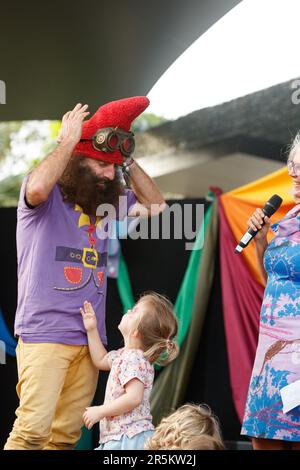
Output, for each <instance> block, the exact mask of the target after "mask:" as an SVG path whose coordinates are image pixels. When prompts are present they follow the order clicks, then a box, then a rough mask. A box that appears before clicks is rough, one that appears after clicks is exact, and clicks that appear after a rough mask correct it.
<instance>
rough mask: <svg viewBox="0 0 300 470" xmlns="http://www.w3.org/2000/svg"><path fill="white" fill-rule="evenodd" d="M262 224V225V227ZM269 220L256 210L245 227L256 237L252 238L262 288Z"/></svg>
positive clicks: (260, 211) (264, 274)
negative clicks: (252, 231)
mask: <svg viewBox="0 0 300 470" xmlns="http://www.w3.org/2000/svg"><path fill="white" fill-rule="evenodd" d="M263 222H264V225H262V224H263ZM270 223H271V221H270V219H269V217H267V216H266V215H265V214H264V213H263V211H262V210H261V209H256V211H255V212H254V213H253V214H252V215H251V217H250V218H249V219H248V222H247V225H248V228H249V227H250V228H252V229H253V230H255V231H256V232H258V233H257V235H255V237H254V243H255V253H256V260H257V265H258V270H259V273H260V276H261V279H262V281H263V284H264V286H266V284H267V279H268V276H267V273H266V271H265V268H264V262H263V259H264V253H265V251H266V249H267V246H268V240H267V235H268V232H269V229H270Z"/></svg>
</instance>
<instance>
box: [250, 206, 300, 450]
mask: <svg viewBox="0 0 300 470" xmlns="http://www.w3.org/2000/svg"><path fill="white" fill-rule="evenodd" d="M299 212H300V205H297V206H296V207H294V208H293V209H292V210H291V211H290V212H289V213H288V214H287V215H286V216H285V217H284V218H283V219H281V221H280V222H278V223H277V224H274V225H272V227H271V228H272V230H273V231H274V232H275V237H274V238H273V240H272V241H271V243H270V244H269V245H268V248H267V250H266V252H265V256H264V266H265V270H266V272H267V274H268V282H267V286H266V289H265V294H264V299H263V303H262V308H261V314H260V328H259V339H258V346H257V351H256V357H255V362H254V367H253V371H252V376H251V380H250V385H249V391H248V396H247V401H246V408H245V415H244V420H243V426H242V432H241V434H244V435H247V436H252V437H258V438H265V439H280V440H285V441H300V406H299V405H300V213H299ZM297 381H299V382H298V383H297ZM291 384H293V385H291ZM290 385H291V386H290ZM294 385H297V386H298V385H299V387H298V389H299V396H297V395H296V399H295V397H294V403H293V408H292V409H289V410H288V411H287V409H284V407H283V398H282V397H283V395H282V393H283V391H282V389H284V387H287V386H290V387H287V388H286V389H285V390H287V389H290V388H291V387H294ZM294 405H296V406H294Z"/></svg>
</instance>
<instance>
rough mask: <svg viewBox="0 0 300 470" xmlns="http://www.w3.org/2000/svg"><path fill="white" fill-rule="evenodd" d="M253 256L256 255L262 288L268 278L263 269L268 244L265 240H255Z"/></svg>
mask: <svg viewBox="0 0 300 470" xmlns="http://www.w3.org/2000/svg"><path fill="white" fill-rule="evenodd" d="M254 241H255V254H256V261H257V265H258V270H259V274H260V277H261V279H262V281H263V284H264V286H266V285H267V280H268V276H267V273H266V270H265V267H264V254H265V251H266V249H267V246H268V242H267V241H266V240H255V238H254Z"/></svg>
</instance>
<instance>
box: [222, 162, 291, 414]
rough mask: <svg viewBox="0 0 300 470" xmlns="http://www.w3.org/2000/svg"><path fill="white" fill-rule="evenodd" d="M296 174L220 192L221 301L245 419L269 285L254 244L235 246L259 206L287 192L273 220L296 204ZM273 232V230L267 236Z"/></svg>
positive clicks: (233, 384) (231, 366)
mask: <svg viewBox="0 0 300 470" xmlns="http://www.w3.org/2000/svg"><path fill="white" fill-rule="evenodd" d="M291 189H292V186H291V179H290V177H289V176H288V173H287V169H286V168H283V169H280V170H278V171H276V172H274V173H271V174H270V175H267V176H266V177H264V178H261V179H259V180H257V181H255V182H253V183H250V184H247V185H245V186H242V187H240V188H237V189H235V190H234V191H231V192H229V193H226V194H222V195H221V196H220V197H219V200H218V202H219V221H220V253H221V280H222V302H223V313H224V324H225V334H226V343H227V353H228V361H229V372H230V382H231V389H232V396H233V401H234V404H235V408H236V411H237V413H238V416H239V418H240V420H241V421H242V419H243V414H244V408H245V401H246V397H247V392H248V386H249V381H250V377H251V372H252V366H253V362H254V357H255V351H256V346H257V339H258V327H259V315H260V307H261V303H262V299H263V292H264V286H263V282H262V280H261V278H260V276H259V272H258V268H257V265H256V257H255V247H254V244H253V243H252V244H250V245H249V246H248V247H247V249H245V250H244V251H243V253H242V255H236V254H234V248H235V246H236V244H237V242H238V241H239V240H240V238H241V237H242V236H243V234H244V233H245V232H246V230H247V226H246V222H247V220H248V219H249V217H250V216H251V214H252V213H253V212H254V210H255V209H256V208H257V207H260V208H261V207H263V206H264V204H265V203H266V201H267V200H268V199H269V198H270V197H271V196H273V194H278V195H279V196H281V197H282V198H283V203H282V205H281V207H280V209H279V210H278V211H277V212H276V213H275V214H274V215H273V217H272V219H271V220H272V223H275V222H277V221H278V220H280V219H281V218H282V217H283V216H284V215H285V214H286V213H287V212H288V211H289V210H290V209H291V208H292V207H293V199H292V194H291ZM272 237H273V234H272V231H270V233H269V236H268V239H269V241H270V239H271V238H272Z"/></svg>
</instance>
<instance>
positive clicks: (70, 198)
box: [58, 156, 124, 216]
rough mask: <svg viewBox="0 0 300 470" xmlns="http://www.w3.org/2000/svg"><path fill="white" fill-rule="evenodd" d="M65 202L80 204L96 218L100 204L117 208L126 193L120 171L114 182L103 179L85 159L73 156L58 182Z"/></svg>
mask: <svg viewBox="0 0 300 470" xmlns="http://www.w3.org/2000/svg"><path fill="white" fill-rule="evenodd" d="M58 184H59V186H60V189H61V192H62V195H63V200H64V201H65V202H68V203H70V204H72V205H74V204H78V205H79V206H80V207H81V208H82V210H83V212H84V213H85V214H88V215H92V216H95V215H96V211H97V207H98V206H99V205H100V204H112V205H113V206H114V207H115V208H116V207H117V206H118V203H119V196H120V195H121V194H122V193H123V192H124V186H123V184H122V182H121V175H120V171H118V169H117V170H116V172H115V177H114V179H113V180H110V179H108V178H101V177H99V176H96V175H95V173H94V172H93V171H92V170H91V169H90V167H89V166H88V165H86V163H85V157H81V156H72V157H71V159H70V161H69V163H68V165H67V167H66V169H65V171H64V173H63V175H62V177H61V178H60V180H59V181H58Z"/></svg>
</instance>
